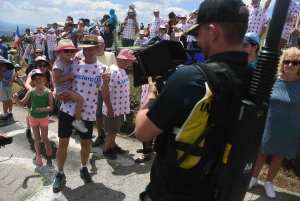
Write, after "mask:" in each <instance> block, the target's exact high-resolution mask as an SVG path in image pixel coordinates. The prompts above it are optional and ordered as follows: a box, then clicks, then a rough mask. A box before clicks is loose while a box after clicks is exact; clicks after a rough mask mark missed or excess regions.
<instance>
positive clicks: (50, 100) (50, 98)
mask: <svg viewBox="0 0 300 201" xmlns="http://www.w3.org/2000/svg"><path fill="white" fill-rule="evenodd" d="M48 104H49V105H48V106H47V107H42V108H38V107H37V108H35V111H36V112H50V111H52V110H53V94H52V92H51V91H49V93H48Z"/></svg>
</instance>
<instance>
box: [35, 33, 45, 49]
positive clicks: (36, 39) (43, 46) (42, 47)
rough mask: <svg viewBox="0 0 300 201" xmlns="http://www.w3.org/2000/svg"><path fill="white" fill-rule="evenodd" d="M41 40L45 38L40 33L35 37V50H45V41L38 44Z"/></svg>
mask: <svg viewBox="0 0 300 201" xmlns="http://www.w3.org/2000/svg"><path fill="white" fill-rule="evenodd" d="M42 38H45V36H44V35H43V34H42V33H38V34H36V35H35V45H36V47H35V48H36V49H42V50H45V40H43V42H42V44H40V42H41V40H42Z"/></svg>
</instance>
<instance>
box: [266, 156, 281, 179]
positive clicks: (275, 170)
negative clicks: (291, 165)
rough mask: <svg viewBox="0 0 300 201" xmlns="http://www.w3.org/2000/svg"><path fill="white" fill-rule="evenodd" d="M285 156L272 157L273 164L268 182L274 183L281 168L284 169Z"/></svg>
mask: <svg viewBox="0 0 300 201" xmlns="http://www.w3.org/2000/svg"><path fill="white" fill-rule="evenodd" d="M282 162H283V156H275V155H273V156H272V160H271V164H270V167H269V172H268V176H267V181H269V182H272V181H273V179H274V178H275V176H276V175H277V173H278V172H279V170H280V168H281V167H282Z"/></svg>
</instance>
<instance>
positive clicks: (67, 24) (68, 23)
mask: <svg viewBox="0 0 300 201" xmlns="http://www.w3.org/2000/svg"><path fill="white" fill-rule="evenodd" d="M65 26H66V27H67V26H71V27H73V24H72V23H71V22H67V23H66V24H65Z"/></svg>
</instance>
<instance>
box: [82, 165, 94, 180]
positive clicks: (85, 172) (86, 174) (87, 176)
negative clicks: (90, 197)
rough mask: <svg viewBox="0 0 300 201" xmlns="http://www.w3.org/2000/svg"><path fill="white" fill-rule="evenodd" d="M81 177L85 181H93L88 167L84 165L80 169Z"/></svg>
mask: <svg viewBox="0 0 300 201" xmlns="http://www.w3.org/2000/svg"><path fill="white" fill-rule="evenodd" d="M80 177H81V179H82V180H83V181H84V183H89V182H91V181H92V177H91V175H90V173H89V171H88V169H87V167H83V168H82V169H81V170H80Z"/></svg>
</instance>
